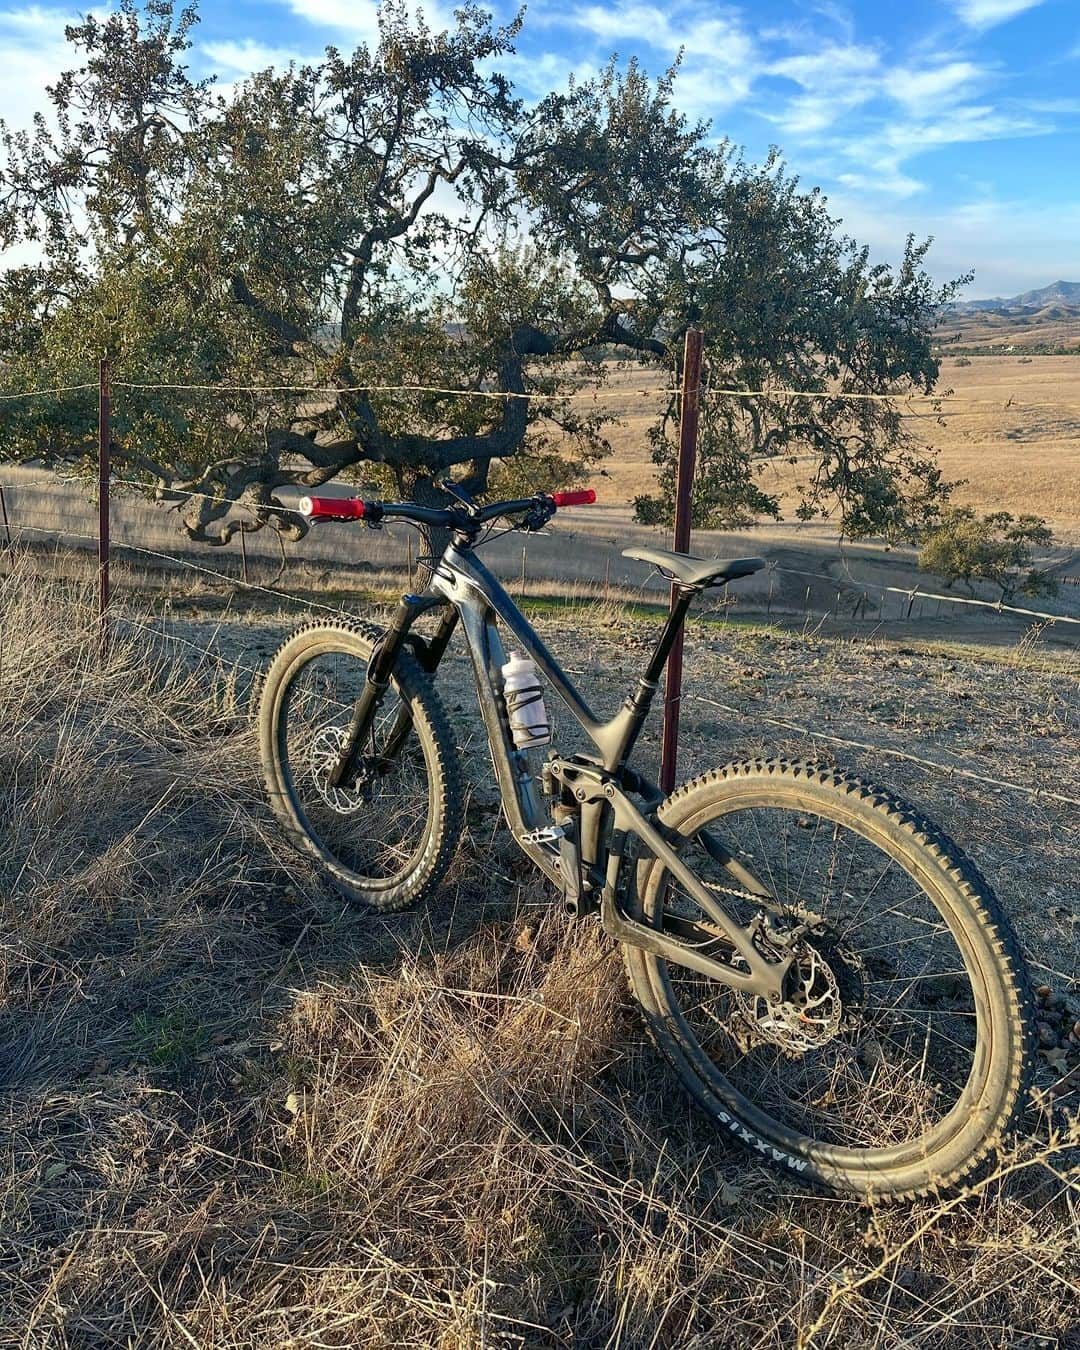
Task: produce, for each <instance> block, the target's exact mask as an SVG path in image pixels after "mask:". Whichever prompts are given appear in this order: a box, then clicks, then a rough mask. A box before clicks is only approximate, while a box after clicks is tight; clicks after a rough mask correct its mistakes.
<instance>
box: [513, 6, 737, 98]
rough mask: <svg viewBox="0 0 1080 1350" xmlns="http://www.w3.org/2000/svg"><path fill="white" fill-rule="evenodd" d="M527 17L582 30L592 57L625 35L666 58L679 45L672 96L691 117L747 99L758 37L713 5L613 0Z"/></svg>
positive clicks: (675, 52) (673, 54)
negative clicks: (614, 0)
mask: <svg viewBox="0 0 1080 1350" xmlns="http://www.w3.org/2000/svg"><path fill="white" fill-rule="evenodd" d="M531 17H532V18H533V21H534V23H537V24H539V25H542V26H544V27H556V26H566V27H571V28H577V29H581V30H583V31H584V32H586V33H587V34H589V36H590V37H591V38H593V40H594V51H593V53H592V56H593V57H594V58H595V59H596V60H602V59H603V58H604V57H606V56H607V55H608V54H609V53H610V51H611V50H612V48H614V47H617V46H618V44H619V43H620V42H622V41H624V40H625V41H628V42H632V43H634V44H635V45H637V44H644V45H646V46H648V47H651V48H652V49H653V50H654V51H656V52H659V53H661V54H662V56H663V58H664V60H665V61H670V60H673V59H674V58H675V57H676V56H677V55H678V53H679V52H680V51H683V52H684V57H683V62H682V65H681V67H680V69H679V74H678V77H677V79H676V81H675V95H674V102H675V105H676V106H677V107H678V108H679V110H680V111H681V112H683V113H685V114H686V115H687V116H688V117H691V118H703V119H705V120H708V119H709V118H710V117H711V116H713V115H714V114H715V113H717V112H720V111H723V110H724V109H726V108H730V107H732V106H733V105H734V104H736V103H741V102H743V101H744V100H746V99H747V98H748V97H749V96H750V93H751V90H752V88H753V84H754V81H755V79H756V78H757V75H758V74H759V73H760V70H761V59H762V58H761V54H760V51H759V45H758V42H757V40H756V38H755V37H754V35H753V34H751V33H750V32H749V31H748V30H747V29H746V28H744V27H743V25H742V23H741V22H740V20H739V19H738V17H737V16H735V15H724V14H720V15H718V14H717V13H716V11H715V9H714V8H713V7H712V6H705V5H702V4H700V3H694V2H692V3H682V4H673V5H667V6H665V7H663V8H658V7H655V6H653V5H646V4H641V3H639V2H638V0H623V2H621V3H616V4H614V5H600V4H591V5H585V6H583V7H581V8H572V9H560V10H558V11H556V10H553V9H548V10H544V11H541V12H540V13H539V14H538V15H534V16H531ZM575 68H577V67H575Z"/></svg>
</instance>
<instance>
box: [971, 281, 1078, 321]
mask: <svg viewBox="0 0 1080 1350" xmlns="http://www.w3.org/2000/svg"><path fill="white" fill-rule="evenodd" d="M1045 305H1069V306H1073V305H1080V281H1054V282H1052V283H1051V284H1050V285H1049V286H1043V287H1042V288H1041V289H1040V290H1037V291H1025V292H1024V293H1023V295H1014V296H1011V297H1010V298H1008V299H1005V298H1003V297H1002V296H995V297H994V298H993V299H992V300H956V301H954V302H953V304H951V305H948V306H947V307H946V312H948V313H953V314H977V313H979V312H981V311H988V312H991V313H993V312H995V311H1002V310H1024V309H1032V310H1034V309H1042V308H1043V307H1044V306H1045Z"/></svg>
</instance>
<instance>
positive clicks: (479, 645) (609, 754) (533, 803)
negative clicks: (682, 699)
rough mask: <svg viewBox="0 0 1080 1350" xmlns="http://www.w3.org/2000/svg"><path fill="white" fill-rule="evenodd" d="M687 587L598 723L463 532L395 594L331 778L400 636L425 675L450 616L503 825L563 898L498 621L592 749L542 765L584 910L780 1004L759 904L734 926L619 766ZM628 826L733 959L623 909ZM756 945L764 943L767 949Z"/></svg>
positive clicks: (776, 954)
mask: <svg viewBox="0 0 1080 1350" xmlns="http://www.w3.org/2000/svg"><path fill="white" fill-rule="evenodd" d="M695 594H696V590H695V589H694V588H691V587H681V588H679V590H678V593H677V599H676V603H675V604H674V606H673V607H672V610H671V613H670V614H669V616H668V619H667V622H666V623H665V625H664V629H663V631H662V633H661V635H660V638H659V640H658V642H657V645H656V648H655V650H654V652H653V654H652V657H651V658H650V661H649V664H648V666H647V668H646V671H645V673H644V675H642V676H641V677H640V678H639V679H638V682H637V684H636V686H635V688H634V689H633V691H632V692H631V693H630V695H629V696H628V697H627V698H626V700H625V701H624V703H623V704H622V706H621V707H620V708H619V710H618V712H616V713H615V715H614V716H613V717H611V718H610V719H608V720H607V721H603V720H601V719H600V718H598V717H597V716H596V714H595V713H594V712H593V710H592V709H591V708H590V707H589V705H588V703H586V701H585V699H584V698H583V697H582V696H581V694H580V693H579V692H578V690H577V689H576V688H575V687H574V685H573V684H572V682H571V681H570V679H569V678H568V677H567V675H566V674H565V672H564V671H563V670H562V668H561V666H560V665H559V663H558V661H557V660H556V659H555V657H554V656H553V655H552V653H551V652H550V651H549V650H548V648H547V646H546V645H545V643H544V641H543V640H542V638H541V637H540V636H539V634H537V633H536V632H535V631H534V629H533V628H532V626H531V624H530V623H529V622H528V620H527V619H526V618H525V616H524V615H523V614H522V613H521V611H520V609H518V607H517V605H516V604H515V603H514V601H513V600H512V599H511V597H510V595H509V594H508V593H507V591H506V590H505V589H504V587H503V586H502V585H501V583H500V582H499V581H498V579H497V578H496V577H495V576H494V575H493V574H492V573H491V572H490V571H488V569H487V568H486V567H485V566H484V565H483V563H482V562H480V560H479V559H478V558H477V557H476V554H475V552H474V550H473V549H472V548H471V547H470V546H469V544H468V543H467V542H465V541H464V540H462V539H461V538H457V539H455V540H454V541H453V542H452V543H450V544H449V545H448V546H447V548H446V550H445V552H444V553H443V555H442V557H441V558H440V560H439V561H438V563H437V564H436V565H435V567H434V569H433V573H432V576H431V580H430V583H429V586H428V589H427V591H426V592H425V593H424V594H422V595H413V594H407V595H405V596H403V597H402V599H401V601H400V603H399V605H398V608H397V611H396V613H395V615H394V618H393V620H392V621H391V623H390V626H389V628H388V629H387V632H386V634H385V635H384V637H383V639H382V641H381V642H380V643H379V644H378V645H377V646H376V649H375V652H374V653H373V655H372V658H371V664H370V666H369V669H368V676H367V681H366V684H365V689H364V692H363V693H362V694H361V696H360V699H359V700H358V702H357V707H356V712H355V714H354V717H353V722H352V727H351V729H350V735H349V740H348V742H347V745H348V747H349V748H348V749H347V750H346V751H345V752H344V753H343V756H342V759H341V761H340V762H339V764H338V766H337V769H336V770H335V772H334V774H333V776H332V781H335V782H339V781H341V779H342V778H344V777H345V776H346V775H347V773H348V772H349V771H350V769H351V767H352V764H353V762H354V757H355V755H356V754H357V746H358V744H359V742H360V741H361V740H362V738H363V735H364V732H365V729H366V728H367V727H368V726H369V725H370V723H371V718H372V717H373V715H374V712H375V709H376V707H377V706H378V702H379V700H380V698H381V695H382V691H384V690H385V689H386V687H387V685H388V683H389V680H390V677H391V673H392V671H393V666H394V661H395V660H396V659H397V655H398V653H399V652H400V650H401V648H402V646H403V645H406V644H408V645H409V646H411V647H412V648H413V650H414V651H415V653H416V655H417V658H418V659H419V661H420V663H421V665H422V666H423V667H424V668H425V669H426V670H427V671H428V672H429V673H430V674H432V675H434V673H435V671H436V670H437V668H438V665H439V662H440V660H441V659H442V656H443V653H444V652H445V650H446V647H447V645H448V643H449V640H450V637H451V635H452V633H453V630H454V628H455V627H456V625H457V623H458V621H459V620H460V622H461V625H462V628H463V630H464V634H465V639H466V642H467V644H468V648H469V654H470V657H471V659H472V666H473V674H474V677H475V681H476V689H477V694H478V696H479V701H480V711H481V714H482V716H483V719H484V726H485V729H486V732H487V738H488V743H489V746H490V750H491V758H492V763H493V765H494V769H495V776H496V780H497V782H498V785H499V791H500V794H501V797H502V805H503V810H504V812H505V815H506V819H507V822H508V823H509V825H510V828H511V830H512V831H513V834H514V838H515V840H516V841H517V843H518V845H519V846H520V847H521V848H522V850H523V851H524V852H525V853H526V854H527V855H528V857H529V858H531V859H532V861H533V862H534V863H535V864H536V865H537V866H538V867H539V868H540V869H541V870H542V871H543V872H544V874H545V875H546V876H547V877H548V878H549V879H550V880H551V881H553V882H554V883H555V884H556V886H559V887H560V888H562V889H563V890H564V892H565V893H567V895H568V897H569V896H570V895H572V894H573V885H572V882H571V881H570V879H569V878H568V876H567V861H566V860H567V852H566V850H565V849H560V845H559V842H558V840H559V838H560V836H561V835H562V834H563V831H562V830H561V829H559V828H553V827H552V826H551V824H550V822H549V820H548V819H547V818H546V816H545V808H544V806H543V804H542V802H541V800H540V794H539V793H538V791H537V785H536V779H535V777H534V775H533V773H532V771H531V769H530V766H529V761H528V757H527V755H526V754H525V752H524V751H522V750H518V749H517V748H516V747H515V745H514V743H513V739H512V736H511V733H510V726H509V721H508V718H507V714H506V707H505V704H504V702H503V699H502V697H501V692H500V691H501V683H502V676H501V670H502V666H503V665H504V664H505V662H506V659H507V656H506V650H505V648H504V646H503V642H502V638H501V636H500V633H499V629H498V622H499V621H501V622H502V623H503V624H504V625H505V626H506V628H507V629H508V630H509V632H510V633H511V634H512V635H513V637H514V638H515V639H516V641H517V643H518V644H520V646H521V647H523V648H524V650H525V651H526V652H527V653H528V654H529V655H530V656H531V657H532V659H533V660H534V661H535V662H536V665H537V666H538V667H539V669H540V671H541V672H542V673H543V675H544V677H545V678H546V679H547V681H548V683H549V684H550V686H551V688H552V689H553V690H554V692H555V694H556V695H557V697H558V698H559V700H560V701H561V702H562V703H563V704H564V705H565V707H566V708H567V709H569V711H570V713H571V714H572V715H573V717H574V719H575V720H576V721H577V722H578V724H579V725H580V726H581V727H582V729H583V730H584V731H585V733H586V735H587V736H588V737H589V739H590V740H591V741H592V743H593V745H594V746H595V747H596V750H597V752H598V755H597V757H596V758H595V759H594V758H586V757H583V756H571V757H569V758H566V759H564V758H562V757H560V756H559V755H558V754H557V753H554V754H553V756H552V758H551V759H549V760H548V762H547V764H546V765H545V776H546V777H547V778H548V781H549V782H552V783H554V782H557V783H558V784H559V785H560V787H561V790H562V795H563V798H564V800H566V799H569V800H571V801H572V802H573V806H574V810H575V812H576V813H577V814H578V816H579V821H580V824H579V827H578V831H577V840H576V843H577V847H578V848H579V850H580V866H581V875H582V876H583V878H584V889H585V891H586V893H588V894H590V895H591V896H593V897H595V896H596V895H597V894H599V896H600V903H599V906H597V905H596V904H595V903H594V904H592V906H591V908H599V909H600V913H601V920H602V922H603V925H604V927H605V928H606V929H607V930H608V931H609V932H610V933H611V934H612V935H613V936H614V937H616V938H617V939H618V940H619V941H622V942H628V943H630V944H632V945H633V946H636V947H641V948H643V949H645V950H647V951H651V952H653V953H654V954H656V955H660V956H664V957H666V958H667V959H669V960H673V961H676V962H677V963H679V964H681V965H685V966H689V967H690V968H692V969H695V970H698V971H699V972H700V973H702V974H706V975H709V976H711V977H712V978H714V979H717V980H721V981H722V982H723V983H725V984H728V985H730V986H731V987H733V988H737V989H741V990H744V991H746V992H748V993H752V994H760V995H763V996H764V997H766V998H768V999H769V1001H770V1002H779V1001H780V1000H781V998H782V990H783V983H784V976H785V975H786V973H787V970H788V969H789V967H790V965H791V960H792V958H791V957H790V956H785V955H783V953H782V951H778V948H780V947H782V945H783V938H782V936H779V935H777V934H776V933H775V932H774V930H773V929H772V927H771V923H770V920H769V918H768V916H767V915H762V916H759V917H758V918H757V919H755V921H754V922H753V923H752V924H751V925H750V926H749V927H747V928H744V927H742V926H741V925H740V924H738V923H737V922H736V921H735V920H734V919H733V918H732V917H731V916H730V915H729V914H728V913H727V911H726V910H725V909H724V908H723V907H722V906H721V905H720V903H719V902H718V900H717V898H716V896H715V895H714V894H713V893H712V892H711V891H710V890H708V889H707V888H706V887H705V886H704V884H703V883H702V882H700V881H699V880H698V879H697V877H696V876H694V874H693V873H692V872H691V871H690V869H689V868H688V867H687V866H686V865H685V863H684V862H683V861H682V860H681V859H680V858H679V856H678V853H677V852H676V850H675V849H674V848H673V847H672V845H671V842H669V840H668V839H667V838H665V837H664V835H663V833H662V832H661V830H660V829H659V828H658V827H657V824H656V822H655V819H650V817H654V816H655V811H656V808H657V807H658V806H659V804H660V803H661V802H662V801H663V794H662V793H661V792H660V790H659V788H658V787H657V786H656V785H655V784H653V783H651V782H649V781H648V780H647V779H645V778H643V777H642V776H641V775H640V774H638V773H637V772H636V771H633V770H631V769H630V768H629V765H628V761H629V759H630V756H631V754H632V752H633V749H634V746H635V744H636V742H637V739H638V736H639V735H640V733H641V729H642V727H643V726H644V723H645V719H646V718H647V717H648V714H649V710H650V708H651V706H652V701H653V698H654V696H655V694H656V691H657V688H658V687H659V680H660V675H661V672H662V671H663V668H664V664H665V662H666V661H667V657H668V654H669V653H670V651H671V647H672V644H673V643H674V641H675V637H676V635H677V633H678V631H679V629H680V627H681V626H682V623H683V621H684V619H685V617H686V613H687V610H688V609H689V607H690V603H691V601H692V600H693V598H694V595H695ZM440 608H443V609H445V613H444V615H443V618H442V621H441V622H440V624H439V626H438V628H437V630H436V632H435V634H434V635H433V636H432V637H430V638H424V637H420V636H418V635H416V634H413V633H412V632H411V628H412V625H413V623H414V622H415V620H416V619H417V618H419V617H420V615H422V614H424V613H426V612H428V611H430V610H433V609H440ZM403 717H404V723H403V725H401V726H396V727H395V728H394V729H393V730H392V732H391V735H390V739H389V742H388V745H387V747H385V748H384V751H383V754H384V755H385V756H390V755H392V754H393V752H394V749H395V748H396V746H397V744H398V743H399V740H401V739H403V738H404V737H405V736H406V735H407V734H408V729H409V717H408V712H407V710H405V711H404V712H403ZM629 794H633V795H634V796H637V797H639V798H641V799H642V802H643V805H644V810H642V809H639V808H638V807H637V806H636V805H635V804H634V803H633V802H632V801H631V800H630V795H629ZM631 835H632V836H636V837H637V838H638V839H639V840H640V841H641V842H642V843H643V844H644V845H645V847H646V848H647V850H648V852H649V853H650V854H651V855H652V856H653V858H655V859H656V861H657V862H659V863H661V864H662V865H663V866H664V867H666V868H667V869H668V871H669V872H670V873H671V874H672V876H673V877H674V878H675V879H676V880H677V881H678V882H679V883H680V884H681V885H682V886H683V887H684V888H685V889H686V890H687V891H688V892H689V894H690V895H691V896H692V897H693V899H694V900H695V901H696V903H697V904H698V905H700V907H701V908H702V910H703V911H704V912H705V913H706V914H707V915H708V916H709V919H710V920H711V922H712V923H713V924H715V925H716V926H717V927H718V928H719V929H720V932H721V934H722V935H723V938H724V939H725V940H726V941H727V943H728V944H729V945H730V946H731V947H733V948H734V950H735V951H736V952H737V953H738V955H739V957H740V958H741V961H742V964H741V966H740V967H738V968H736V967H734V966H733V965H731V964H729V963H728V962H726V961H720V960H717V959H715V957H714V956H712V955H709V954H707V953H708V951H709V950H710V949H713V950H715V948H716V947H717V939H718V934H717V933H716V932H714V931H711V930H710V929H707V928H705V927H704V926H701V925H697V924H694V923H692V922H691V921H689V920H686V919H682V918H677V917H676V916H670V917H669V916H666V915H665V919H664V927H663V928H661V929H658V928H653V927H649V926H647V925H645V924H643V923H641V922H639V921H638V920H637V919H636V918H633V917H631V916H630V915H629V914H627V913H625V912H624V911H623V909H622V908H620V906H619V904H618V897H619V895H620V890H621V889H624V888H625V877H624V875H623V873H622V868H623V864H624V861H625V862H626V863H627V864H629V863H631V861H632V853H633V850H632V849H627V842H628V837H629V836H631ZM704 842H705V846H706V848H707V849H708V851H709V852H710V853H711V854H712V856H713V857H714V858H715V859H716V860H717V861H718V862H719V863H720V864H721V865H722V866H723V867H725V868H726V869H727V870H728V871H729V872H730V873H731V874H732V876H733V878H734V880H735V881H736V882H737V884H738V885H739V886H741V887H742V888H743V889H744V890H747V891H749V892H751V894H754V895H760V896H762V897H763V898H766V897H767V895H768V892H767V890H766V888H765V887H764V886H762V885H761V883H760V882H759V881H758V880H757V878H755V877H754V876H753V875H752V873H750V872H749V871H748V870H747V869H746V868H744V867H743V866H742V865H741V864H740V863H739V862H738V861H737V860H735V859H734V858H732V857H731V855H730V854H728V853H727V852H726V850H724V849H723V847H722V845H720V843H719V842H718V841H716V840H709V839H708V837H706V838H705V840H704ZM575 865H576V859H575ZM568 887H569V889H568ZM571 907H572V909H573V912H575V913H576V912H580V911H579V909H578V908H577V907H576V906H571ZM588 907H589V906H586V908H588ZM763 937H764V938H765V942H764V943H763V942H762V938H763ZM763 946H764V947H766V948H767V949H768V951H769V954H768V955H766V954H765V952H764V951H763Z"/></svg>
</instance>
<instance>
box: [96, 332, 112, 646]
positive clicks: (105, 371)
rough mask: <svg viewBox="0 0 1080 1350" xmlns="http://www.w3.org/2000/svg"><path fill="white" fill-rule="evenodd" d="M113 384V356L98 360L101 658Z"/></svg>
mask: <svg viewBox="0 0 1080 1350" xmlns="http://www.w3.org/2000/svg"><path fill="white" fill-rule="evenodd" d="M110 404H111V399H110V388H109V358H108V357H107V356H103V357H102V358H101V361H100V362H99V364H98V624H99V628H100V638H101V659H102V660H104V659H105V657H106V656H107V655H108V651H109V620H108V614H107V610H108V608H109V449H110V445H111V441H112V409H111V406H110Z"/></svg>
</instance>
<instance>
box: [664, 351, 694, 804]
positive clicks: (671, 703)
mask: <svg viewBox="0 0 1080 1350" xmlns="http://www.w3.org/2000/svg"><path fill="white" fill-rule="evenodd" d="M703 340H704V335H703V334H702V331H701V329H700V328H688V329H687V330H686V345H685V347H684V350H683V372H682V402H681V403H680V405H679V463H678V475H677V477H676V481H675V542H674V545H673V547H674V549H675V552H676V553H685V552H686V550H687V549H688V548H689V547H690V494H691V488H692V487H693V483H694V462H695V460H696V458H697V433H698V414H699V412H700V409H701V349H702V346H703ZM677 597H678V588H677V587H676V586H675V585H674V584H672V587H671V601H670V603H671V606H672V608H674V606H675V601H676V599H677ZM682 665H683V634H682V630H681V629H680V631H679V634H678V636H677V637H676V639H675V644H674V646H673V647H672V649H671V655H670V656H669V657H668V663H667V678H666V679H665V681H664V737H663V741H662V742H661V747H660V786H661V788H662V790H663V791H664V792H665V793H668V792H671V790H672V789H673V788H674V786H675V764H676V759H677V757H678V750H679V700H680V699H681V698H682Z"/></svg>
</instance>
